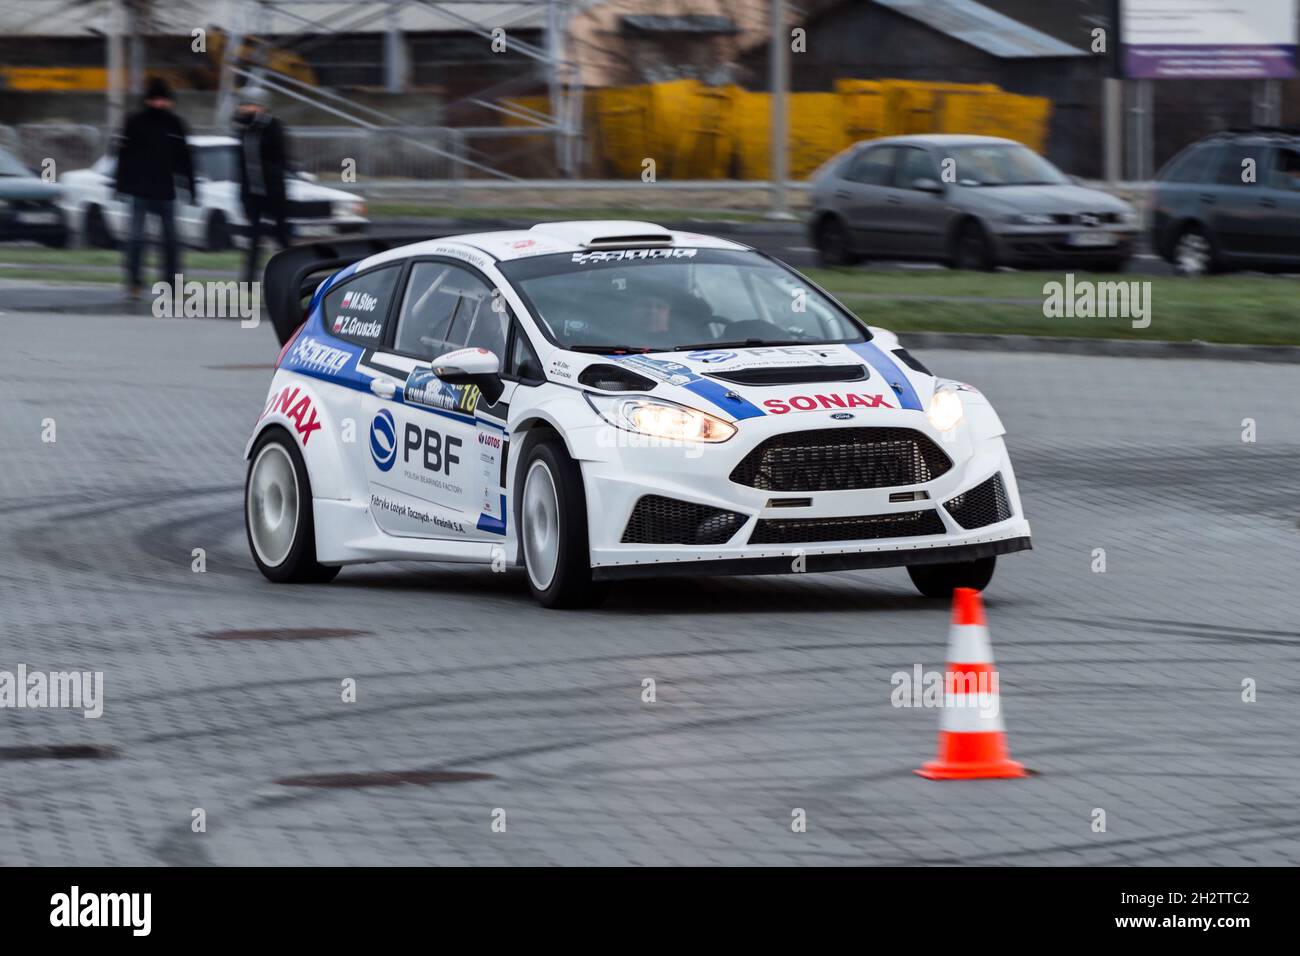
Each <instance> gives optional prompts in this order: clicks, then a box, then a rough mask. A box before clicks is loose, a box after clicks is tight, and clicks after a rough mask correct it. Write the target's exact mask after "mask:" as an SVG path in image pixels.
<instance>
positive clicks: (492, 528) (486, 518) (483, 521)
mask: <svg viewBox="0 0 1300 956" xmlns="http://www.w3.org/2000/svg"><path fill="white" fill-rule="evenodd" d="M505 513H506V496H505V495H502V496H501V514H502V515H503V516H504V515H505ZM475 527H477V528H478V530H479V531H487V532H489V533H490V534H505V533H506V519H505V518H504V517H501V518H494V517H492V516H491V515H479V516H478V524H477V525H476V526H475Z"/></svg>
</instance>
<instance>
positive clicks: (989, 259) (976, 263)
mask: <svg viewBox="0 0 1300 956" xmlns="http://www.w3.org/2000/svg"><path fill="white" fill-rule="evenodd" d="M952 267H953V268H954V269H968V270H970V271H972V272H990V271H992V270H993V269H995V268H997V261H996V260H995V259H994V256H993V247H992V245H990V243H989V238H988V236H987V235H986V234H985V232H984V227H983V226H981V225H980V224H979V223H977V222H967V223H965V224H963V225H962V227H961V229H959V230H958V231H957V238H956V240H955V241H954V243H953V253H952Z"/></svg>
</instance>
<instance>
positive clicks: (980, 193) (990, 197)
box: [964, 184, 1132, 214]
mask: <svg viewBox="0 0 1300 956" xmlns="http://www.w3.org/2000/svg"><path fill="white" fill-rule="evenodd" d="M964 191H965V192H966V194H967V195H968V196H969V197H970V198H971V200H972V201H973V202H979V203H988V204H989V205H991V206H994V207H998V208H1001V209H1003V210H1005V211H1007V212H1036V213H1047V214H1054V213H1080V212H1127V211H1128V210H1130V209H1131V208H1132V207H1131V206H1130V205H1129V204H1128V203H1126V202H1125V201H1124V200H1122V199H1119V198H1117V197H1115V196H1112V195H1110V194H1109V193H1104V192H1102V191H1101V190H1100V189H1089V188H1088V187H1087V186H1075V185H1068V184H1067V185H1059V186H968V187H964Z"/></svg>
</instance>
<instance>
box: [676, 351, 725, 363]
mask: <svg viewBox="0 0 1300 956" xmlns="http://www.w3.org/2000/svg"><path fill="white" fill-rule="evenodd" d="M686 357H687V358H688V359H691V360H692V361H695V362H704V363H705V364H706V365H712V364H713V363H715V362H729V361H731V360H732V359H734V358H735V357H736V353H735V352H714V351H712V350H710V349H702V350H701V351H698V352H688V353H687V355H686Z"/></svg>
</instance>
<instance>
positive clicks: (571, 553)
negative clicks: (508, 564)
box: [519, 438, 608, 608]
mask: <svg viewBox="0 0 1300 956" xmlns="http://www.w3.org/2000/svg"><path fill="white" fill-rule="evenodd" d="M519 501H520V507H519V534H520V539H521V541H522V544H523V552H524V568H525V570H526V571H527V572H528V587H529V588H530V589H531V590H532V592H533V597H535V598H537V600H538V601H539V602H541V604H542V605H543V606H545V607H552V608H576V607H594V606H596V605H597V604H599V603H600V602H601V601H603V600H604V599H605V594H606V591H607V590H608V588H607V585H605V584H603V583H601V582H596V581H593V580H592V578H591V554H590V550H589V547H588V543H587V500H586V495H585V493H584V492H583V487H582V472H581V471H580V470H579V468H578V466H577V464H576V463H575V462H574V461H573V459H571V458H570V457H569V454H568V452H567V451H566V450H565V447H564V444H563V442H561V441H560V439H559V438H544V439H542V440H541V441H539V442H538V443H537V444H535V445H534V446H533V447H532V450H531V451H530V452H529V454H528V457H527V459H526V460H525V463H524V471H523V488H522V491H521V493H520V497H519Z"/></svg>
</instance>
